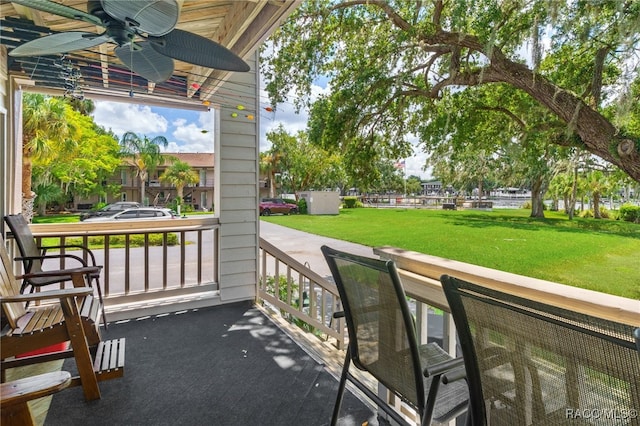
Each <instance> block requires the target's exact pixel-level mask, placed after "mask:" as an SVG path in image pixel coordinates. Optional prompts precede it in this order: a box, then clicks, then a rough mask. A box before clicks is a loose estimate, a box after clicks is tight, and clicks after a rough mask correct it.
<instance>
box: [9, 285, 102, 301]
mask: <svg viewBox="0 0 640 426" xmlns="http://www.w3.org/2000/svg"><path fill="white" fill-rule="evenodd" d="M90 294H93V289H92V288H91V287H74V288H65V289H62V290H50V291H41V292H38V293H25V294H16V295H13V296H0V303H14V302H21V303H25V302H35V301H39V300H51V299H66V298H69V297H84V296H88V295H90Z"/></svg>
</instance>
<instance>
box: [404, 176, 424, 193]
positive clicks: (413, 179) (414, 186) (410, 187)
mask: <svg viewBox="0 0 640 426" xmlns="http://www.w3.org/2000/svg"><path fill="white" fill-rule="evenodd" d="M421 184H422V180H421V179H420V177H419V176H414V175H411V176H409V177H408V178H407V179H406V185H407V194H420V193H421V192H422V185H421Z"/></svg>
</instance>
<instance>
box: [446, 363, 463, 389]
mask: <svg viewBox="0 0 640 426" xmlns="http://www.w3.org/2000/svg"><path fill="white" fill-rule="evenodd" d="M466 378H467V370H465V368H464V367H458V368H454V369H453V370H450V371H448V372H446V373H444V374H443V375H442V383H444V384H445V385H446V384H449V383H452V382H456V381H458V380H462V379H466Z"/></svg>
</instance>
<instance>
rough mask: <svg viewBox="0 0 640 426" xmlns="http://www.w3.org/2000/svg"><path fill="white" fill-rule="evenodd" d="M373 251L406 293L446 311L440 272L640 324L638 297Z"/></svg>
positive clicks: (381, 249)
mask: <svg viewBox="0 0 640 426" xmlns="http://www.w3.org/2000/svg"><path fill="white" fill-rule="evenodd" d="M373 251H374V253H375V254H376V255H378V256H380V257H382V258H384V259H391V260H393V261H394V262H395V263H396V265H397V266H398V268H399V269H400V275H401V277H402V279H403V284H404V285H405V290H406V292H407V294H409V295H410V296H412V297H415V298H416V299H418V300H420V301H422V302H424V303H427V304H430V305H433V306H437V307H439V308H442V309H444V310H447V311H448V306H447V302H446V299H445V296H444V292H443V291H442V288H441V287H440V281H439V280H440V277H441V276H442V275H444V274H447V275H451V276H454V277H458V278H461V279H463V280H466V281H470V282H473V283H477V284H480V285H483V286H486V287H489V288H493V289H496V290H500V291H503V292H505V293H510V294H514V295H516V296H520V297H524V298H527V299H530V300H535V301H538V302H542V303H548V304H550V305H553V306H558V307H561V308H564V309H569V310H572V311H576V312H581V313H584V314H588V315H592V316H595V317H599V318H605V319H608V320H611V321H617V322H621V323H624V324H629V325H633V326H640V300H635V299H628V298H624V297H619V296H614V295H610V294H606V293H601V292H597V291H592V290H586V289H582V288H577V287H572V286H568V285H563V284H558V283H554V282H551V281H545V280H541V279H537V278H531V277H526V276H523V275H518V274H512V273H509V272H503V271H498V270H496V269H490V268H485V267H482V266H477V265H472V264H469V263H464V262H458V261H455V260H451V259H444V258H441V257H437V256H430V255H427V254H423V253H417V252H414V251H409V250H403V249H399V248H395V247H389V246H384V247H377V248H374V250H373Z"/></svg>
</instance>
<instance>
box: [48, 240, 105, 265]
mask: <svg viewBox="0 0 640 426" xmlns="http://www.w3.org/2000/svg"><path fill="white" fill-rule="evenodd" d="M39 248H40V250H41V251H42V254H43V255H46V254H47V250H49V249H68V248H76V249H79V250H82V251H83V252H85V253H87V255H88V256H89V257H90V258H91V264H92V265H94V266H95V265H96V257H95V255H94V254H93V251H91V249H89V248H87V247H85V246H81V245H79V244H64V245H58V246H40V247H39Z"/></svg>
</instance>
